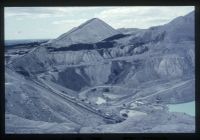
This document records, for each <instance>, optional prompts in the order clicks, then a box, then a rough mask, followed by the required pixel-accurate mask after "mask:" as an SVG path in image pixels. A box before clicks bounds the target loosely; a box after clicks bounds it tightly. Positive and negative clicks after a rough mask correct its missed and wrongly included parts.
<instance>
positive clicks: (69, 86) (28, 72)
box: [6, 12, 195, 132]
mask: <svg viewBox="0 0 200 140" xmlns="http://www.w3.org/2000/svg"><path fill="white" fill-rule="evenodd" d="M192 25H194V12H191V13H189V14H188V15H186V16H184V17H178V18H176V19H174V20H173V21H171V22H170V23H168V24H165V25H163V26H157V27H151V28H149V29H145V30H139V29H133V30H131V29H123V30H122V29H121V30H120V31H121V32H119V31H117V30H115V29H113V28H112V27H110V26H109V25H107V24H106V23H105V22H103V21H101V20H100V19H96V18H95V19H91V20H89V21H87V22H85V23H83V24H82V25H80V26H79V27H76V28H74V29H72V30H71V31H69V32H67V33H65V34H63V35H61V36H60V37H58V38H57V39H55V40H52V41H51V42H49V43H48V44H49V45H46V46H44V45H40V46H38V47H37V48H34V49H32V50H31V51H29V52H28V53H26V54H24V55H22V56H20V57H16V59H12V61H11V62H9V64H7V65H6V67H8V70H6V80H8V81H9V82H8V83H11V85H9V84H8V85H7V86H6V99H7V100H8V103H7V106H6V110H7V113H8V114H13V115H17V116H19V117H22V118H25V119H31V120H35V121H49V122H59V123H63V121H64V120H68V121H69V120H70V121H72V122H73V123H75V124H78V128H76V129H75V130H74V131H76V132H77V131H79V129H80V127H83V126H84V127H85V126H90V123H89V121H90V119H91V118H94V120H93V123H92V124H91V125H92V127H93V126H95V127H96V126H97V125H104V124H109V123H110V120H108V119H106V120H105V117H107V116H106V115H107V114H112V115H111V116H109V117H110V118H115V119H116V118H117V120H115V121H116V122H120V121H121V119H118V118H119V112H120V108H121V107H123V108H127V109H128V108H129V107H130V105H131V104H132V103H134V104H137V102H136V101H140V102H142V103H143V104H145V105H144V106H142V107H140V106H139V105H138V106H137V107H136V108H135V109H136V110H137V111H141V112H146V113H147V114H148V113H150V112H151V113H152V110H153V112H154V110H156V108H157V107H156V106H155V105H154V103H158V104H159V105H162V106H164V105H165V104H168V103H174V104H176V103H183V102H189V101H193V100H194V97H195V96H194V95H195V93H194V85H195V80H194V70H195V61H194V57H195V56H194V47H195V46H194V44H195V42H194V26H192ZM129 30H130V31H129ZM122 31H123V32H122ZM12 71H13V72H12ZM11 75H13V77H19V78H16V79H14V80H13V83H12V80H10V78H11V77H12V76H11ZM20 78H22V79H23V78H24V79H23V80H21V81H24V83H26V85H23V84H16V83H17V82H15V81H20V80H19V79H20ZM29 80H30V81H31V82H29ZM34 81H35V82H37V83H39V84H40V85H41V86H42V87H43V88H44V89H43V88H42V87H40V86H39V87H40V88H39V87H35V86H33V85H32V84H33V83H32V82H34ZM15 84H16V86H15ZM12 86H13V87H12ZM41 88H42V89H41ZM16 90H17V91H21V92H23V93H24V94H25V95H20V97H17V96H16V95H18V94H16V93H15V91H16ZM52 90H53V91H54V92H52ZM36 91H38V93H39V94H37V96H38V98H39V99H40V100H39V101H41V102H42V100H44V101H45V106H47V108H48V109H47V108H46V109H44V110H45V111H50V112H51V113H49V114H48V113H46V115H44V116H42V115H41V116H34V114H40V113H38V112H42V109H41V108H42V105H41V104H39V105H37V107H38V108H37V107H35V105H33V104H31V103H30V104H25V103H19V102H18V100H20V98H24V97H25V96H26V97H27V98H28V99H29V98H30V100H31V101H33V102H38V101H36V100H35V98H33V99H32V94H33V95H36V93H37V92H36ZM48 92H49V94H50V95H49V97H48V98H46V96H48ZM60 92H61V93H62V94H64V96H67V98H68V96H70V99H69V100H63V99H62V98H61V99H60V98H58V99H57V98H56V97H57V95H54V94H55V93H56V94H60ZM11 93H12V94H14V95H15V96H16V97H15V96H10V94H11ZM51 94H52V95H51ZM21 96H22V97H21ZM29 96H31V97H29ZM39 96H40V97H39ZM62 97H63V95H62ZM72 97H73V98H72ZM54 98H55V99H56V101H57V102H59V103H55V102H54V101H53V100H54ZM65 98H66V97H65ZM74 98H77V99H76V100H75V99H74ZM99 99H101V100H103V101H104V103H102V105H101V104H100V103H99V102H98V100H99ZM23 100H24V99H23ZM71 100H72V101H71ZM74 100H75V101H74ZM79 100H81V101H79ZM70 101H71V102H70ZM12 102H14V103H15V104H14V106H16V107H18V108H19V110H21V112H23V114H20V112H19V111H16V110H15V109H14V108H13V107H12V105H11V104H12ZM135 102H136V103H135ZM66 104H67V105H66ZM77 104H78V105H77ZM86 104H89V105H86ZM149 104H153V105H152V106H150V107H149ZM62 106H65V108H62ZM28 108H32V110H33V112H34V113H33V114H32V115H31V114H30V111H27V110H28ZM83 108H84V109H83ZM94 108H95V109H94ZM161 108H162V107H161ZM57 109H59V112H57V111H56V110H57ZM64 110H70V111H66V112H65V111H64ZM162 111H163V110H162ZM83 112H85V113H83ZM165 113H166V112H165ZM168 113H169V112H168ZM168 113H167V115H169V116H171V115H170V113H169V114H168ZM24 114H25V115H24ZM27 115H28V117H29V118H27ZM81 115H83V116H84V117H82V119H81ZM88 115H89V117H88ZM102 116H103V117H102ZM125 116H126V115H125ZM176 116H178V117H179V119H180V120H181V118H180V116H181V115H176ZM45 117H48V118H50V120H45ZM11 118H17V117H11ZM73 118H75V119H73ZM145 118H147V120H146V122H145V125H148V126H149V125H151V123H149V120H151V119H149V118H151V117H150V116H148V115H147V117H145ZM165 119H166V118H165ZM190 119H191V118H190ZM190 119H189V120H190ZM192 119H194V118H192ZM130 120H131V119H130ZM185 120H187V117H186V118H184V119H183V121H185ZM131 121H133V123H134V119H133V120H131ZM9 122H10V120H9ZM185 122H186V123H184V124H183V125H184V129H183V130H180V128H181V127H174V126H172V127H173V128H172V129H169V131H170V132H171V131H172V130H173V131H174V132H183V131H186V130H187V129H189V128H186V127H187V123H188V122H187V121H185ZM189 122H192V121H189ZM178 123H179V122H178ZM127 124H128V123H127ZM127 124H126V125H127ZM188 124H189V126H191V125H192V126H193V125H194V124H193V122H192V123H188ZM170 125H172V124H170ZM105 126H106V125H105ZM113 126H114V127H115V124H113ZM116 126H117V127H119V126H118V125H116ZM148 126H147V127H148ZM166 127H167V123H165V124H164V125H162V121H161V123H160V124H159V125H158V126H155V124H154V126H153V128H152V129H150V130H149V132H155V131H157V130H159V129H158V128H163V130H160V131H159V132H162V131H165V130H166ZM100 128H101V126H100V127H99V129H100ZM129 128H130V127H129ZM123 129H124V128H123ZM82 130H84V131H83V132H85V131H88V132H90V131H91V130H89V128H86V129H82ZM82 130H81V131H82ZM118 130H120V131H121V128H119V129H116V131H118ZM133 130H136V128H134V129H132V128H130V129H129V130H127V131H133ZM70 131H71V130H70ZM96 131H98V130H95V132H96ZM114 131H115V130H113V131H112V132H114ZM124 131H126V130H124ZM141 131H142V130H141ZM188 131H189V132H190V131H193V127H192V130H187V131H186V132H188ZM101 132H108V130H106V129H104V128H101ZM145 132H148V131H146V130H145Z"/></svg>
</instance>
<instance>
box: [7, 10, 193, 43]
mask: <svg viewBox="0 0 200 140" xmlns="http://www.w3.org/2000/svg"><path fill="white" fill-rule="evenodd" d="M4 10H5V39H6V40H8V39H53V38H57V37H58V36H59V35H61V34H63V33H65V32H67V31H68V30H70V29H71V28H73V27H77V26H79V25H80V24H82V23H83V22H85V21H87V20H89V19H91V18H100V19H101V20H103V21H105V22H106V23H108V24H109V25H110V26H112V27H113V28H115V29H117V28H141V29H145V28H149V27H151V26H157V25H163V24H166V23H168V22H170V21H171V20H172V19H174V18H176V17H178V16H184V15H186V14H188V13H189V12H191V11H193V10H194V6H126V7H119V6H114V7H6V8H5V9H4Z"/></svg>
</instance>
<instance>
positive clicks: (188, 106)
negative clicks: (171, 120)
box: [168, 101, 195, 116]
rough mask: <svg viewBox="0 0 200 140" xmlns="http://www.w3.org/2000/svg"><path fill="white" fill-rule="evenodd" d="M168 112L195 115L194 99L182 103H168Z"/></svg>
mask: <svg viewBox="0 0 200 140" xmlns="http://www.w3.org/2000/svg"><path fill="white" fill-rule="evenodd" d="M168 107H169V111H170V112H184V113H187V114H190V115H192V116H195V101H192V102H188V103H182V104H169V105H168Z"/></svg>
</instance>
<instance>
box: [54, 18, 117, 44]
mask: <svg viewBox="0 0 200 140" xmlns="http://www.w3.org/2000/svg"><path fill="white" fill-rule="evenodd" d="M119 33H120V32H118V31H117V30H115V29H113V28H112V27H111V26H109V25H108V24H106V23H105V22H104V21H102V20H100V19H98V18H93V19H91V20H88V21H86V22H85V23H83V24H81V25H80V26H78V27H76V28H73V29H72V30H70V31H68V32H67V33H64V34H62V35H61V36H59V37H58V38H56V39H55V40H52V41H51V45H52V46H53V47H61V46H62V47H63V46H68V45H72V44H78V43H95V42H98V41H101V40H103V39H105V38H108V37H110V36H113V35H116V34H119Z"/></svg>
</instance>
